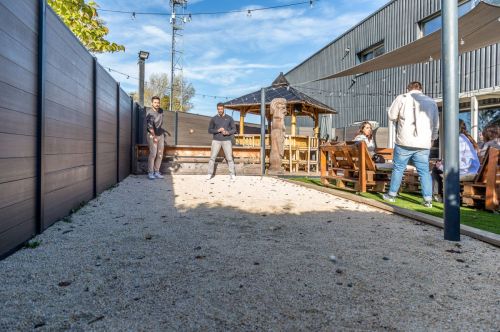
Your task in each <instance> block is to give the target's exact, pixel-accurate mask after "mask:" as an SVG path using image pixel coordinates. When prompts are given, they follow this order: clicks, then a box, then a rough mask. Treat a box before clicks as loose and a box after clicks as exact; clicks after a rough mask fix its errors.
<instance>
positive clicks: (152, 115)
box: [146, 96, 166, 180]
mask: <svg viewBox="0 0 500 332" xmlns="http://www.w3.org/2000/svg"><path fill="white" fill-rule="evenodd" d="M146 123H147V129H148V135H147V136H148V145H149V158H148V178H149V179H150V180H154V179H163V175H161V173H160V166H161V161H162V159H163V148H164V146H165V132H166V131H165V129H163V109H161V108H160V97H158V96H154V97H153V98H151V107H148V108H146Z"/></svg>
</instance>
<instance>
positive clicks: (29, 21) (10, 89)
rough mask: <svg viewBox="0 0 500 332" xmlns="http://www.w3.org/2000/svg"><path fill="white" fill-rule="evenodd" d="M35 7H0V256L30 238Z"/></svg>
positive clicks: (25, 0) (25, 3) (23, 0)
mask: <svg viewBox="0 0 500 332" xmlns="http://www.w3.org/2000/svg"><path fill="white" fill-rule="evenodd" d="M37 20H38V11H37V2H35V1H29V0H18V1H7V0H1V1H0V44H1V45H4V46H3V47H0V68H1V70H0V118H1V119H2V121H0V142H1V143H0V256H1V255H3V254H5V253H7V252H9V251H10V250H12V249H13V248H15V247H16V246H18V245H19V244H22V243H23V242H24V241H26V240H28V239H29V238H31V237H32V236H33V235H34V234H35V232H36V219H35V202H36V201H35V186H36V173H35V157H36V93H37V52H38V51H37V32H36V30H37V29H36V27H37Z"/></svg>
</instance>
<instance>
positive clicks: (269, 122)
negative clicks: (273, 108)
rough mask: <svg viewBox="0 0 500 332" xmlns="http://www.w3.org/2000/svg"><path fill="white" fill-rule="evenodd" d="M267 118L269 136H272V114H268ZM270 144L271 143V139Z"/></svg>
mask: <svg viewBox="0 0 500 332" xmlns="http://www.w3.org/2000/svg"><path fill="white" fill-rule="evenodd" d="M266 118H267V133H268V135H269V137H271V122H272V116H271V115H270V114H268V115H266ZM269 145H271V141H269Z"/></svg>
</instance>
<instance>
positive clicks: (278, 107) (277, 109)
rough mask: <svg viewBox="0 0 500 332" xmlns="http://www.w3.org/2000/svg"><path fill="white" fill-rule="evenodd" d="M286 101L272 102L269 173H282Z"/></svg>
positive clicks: (281, 99) (275, 100) (277, 100)
mask: <svg viewBox="0 0 500 332" xmlns="http://www.w3.org/2000/svg"><path fill="white" fill-rule="evenodd" d="M286 112H287V111H286V99H284V98H274V99H273V100H272V101H271V116H272V122H271V157H270V160H269V161H270V165H269V172H270V173H279V172H281V171H282V167H281V161H282V159H283V157H284V155H285V115H286Z"/></svg>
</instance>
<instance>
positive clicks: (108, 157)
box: [97, 65, 118, 193]
mask: <svg viewBox="0 0 500 332" xmlns="http://www.w3.org/2000/svg"><path fill="white" fill-rule="evenodd" d="M116 95H117V89H116V82H115V80H114V79H113V78H112V77H111V76H110V75H109V74H108V72H107V71H106V70H105V69H104V68H102V67H101V66H100V65H99V66H97V193H101V192H103V191H104V190H106V189H108V188H109V187H111V186H113V185H114V184H116V172H117V170H116V165H117V161H116V158H117V153H116V152H117V147H118V146H117V140H116V131H117V115H116V107H117V105H116V102H117V96H116Z"/></svg>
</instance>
